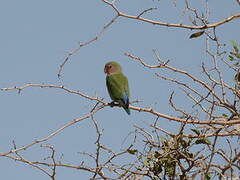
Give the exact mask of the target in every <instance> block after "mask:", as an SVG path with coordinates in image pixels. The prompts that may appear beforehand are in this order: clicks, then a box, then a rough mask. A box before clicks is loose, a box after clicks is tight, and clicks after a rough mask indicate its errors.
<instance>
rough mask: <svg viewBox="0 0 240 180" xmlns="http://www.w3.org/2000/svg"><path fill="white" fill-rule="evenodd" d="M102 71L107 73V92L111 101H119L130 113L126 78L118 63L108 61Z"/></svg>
mask: <svg viewBox="0 0 240 180" xmlns="http://www.w3.org/2000/svg"><path fill="white" fill-rule="evenodd" d="M104 72H105V73H106V74H107V76H106V84H107V89H108V93H109V95H110V97H111V99H112V100H113V102H112V103H114V102H117V103H119V104H120V105H121V106H122V107H123V108H124V110H125V111H126V112H127V113H128V115H130V109H129V95H130V94H129V87H128V79H127V77H126V76H125V75H124V74H123V73H122V68H121V66H120V64H118V63H117V62H115V61H111V62H108V63H107V64H106V65H105V68H104Z"/></svg>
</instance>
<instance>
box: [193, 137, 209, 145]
mask: <svg viewBox="0 0 240 180" xmlns="http://www.w3.org/2000/svg"><path fill="white" fill-rule="evenodd" d="M195 144H208V145H211V142H210V141H209V140H208V139H207V138H200V139H197V140H196V141H195Z"/></svg>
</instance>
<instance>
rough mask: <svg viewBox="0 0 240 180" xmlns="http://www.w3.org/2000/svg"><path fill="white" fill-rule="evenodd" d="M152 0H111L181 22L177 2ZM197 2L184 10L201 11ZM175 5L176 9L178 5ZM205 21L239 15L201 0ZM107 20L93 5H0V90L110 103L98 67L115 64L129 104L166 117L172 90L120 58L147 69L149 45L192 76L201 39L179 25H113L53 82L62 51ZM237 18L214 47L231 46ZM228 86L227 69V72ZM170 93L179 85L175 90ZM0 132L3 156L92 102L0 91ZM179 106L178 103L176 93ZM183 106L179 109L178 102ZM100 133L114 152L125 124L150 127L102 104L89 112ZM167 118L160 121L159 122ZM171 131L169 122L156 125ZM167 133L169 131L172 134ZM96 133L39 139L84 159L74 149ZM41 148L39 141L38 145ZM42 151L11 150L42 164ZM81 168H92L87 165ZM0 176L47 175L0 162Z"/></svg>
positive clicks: (26, 0) (61, 177)
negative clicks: (124, 79)
mask: <svg viewBox="0 0 240 180" xmlns="http://www.w3.org/2000/svg"><path fill="white" fill-rule="evenodd" d="M174 2H175V1H151V0H131V1H127V0H119V1H118V2H117V6H118V7H119V8H120V10H121V11H123V12H125V13H129V14H131V15H137V14H139V13H140V12H141V11H143V10H144V9H148V8H150V7H157V8H158V9H157V10H155V11H152V12H149V13H148V14H146V15H145V16H144V17H149V18H153V19H155V20H160V21H163V22H170V23H187V24H189V19H188V15H187V14H184V12H183V7H184V6H183V2H182V1H179V2H176V3H177V4H176V7H175V6H174ZM204 2H205V1H199V2H198V4H194V3H192V6H193V7H195V8H199V9H200V10H201V11H202V12H205V3H204ZM178 3H179V4H178ZM209 8H210V15H209V21H210V22H211V23H213V22H216V21H218V20H220V19H222V18H225V17H228V16H231V15H233V14H234V13H239V6H238V5H237V3H236V2H235V1H234V0H230V1H219V0H209ZM114 16H115V14H114V11H113V10H112V9H111V8H110V7H108V6H107V5H106V4H104V3H103V2H101V1H100V0H91V1H89V0H68V1H66V0H65V1H64V0H62V1H59V0H51V1H49V0H41V1H33V0H21V1H19V0H0V22H1V24H0V52H1V53H0V87H1V88H4V87H11V86H21V85H24V84H26V83H44V84H56V85H64V86H66V87H67V88H69V89H73V90H79V91H80V92H83V93H86V94H88V95H90V96H95V95H96V94H97V95H98V96H99V97H101V98H104V99H105V100H106V101H110V98H109V96H108V94H107V91H106V87H105V74H104V73H103V68H104V64H105V63H106V62H108V61H111V60H115V61H118V62H119V63H121V65H122V67H123V70H124V73H125V74H126V76H128V78H129V84H130V88H131V100H141V101H142V102H141V103H140V104H137V106H143V107H153V108H154V109H156V110H158V111H160V112H162V113H171V112H172V111H171V110H169V109H170V108H169V104H168V97H169V95H170V94H171V92H172V91H173V90H174V89H175V87H174V86H173V85H171V84H169V83H167V82H164V81H162V80H159V79H157V78H156V76H154V72H161V70H154V71H150V70H147V69H144V68H143V67H142V66H141V65H140V64H138V63H137V62H134V61H132V60H131V59H129V58H128V57H126V56H124V53H126V52H127V53H132V54H134V55H137V56H140V57H142V58H144V59H145V60H146V61H147V62H148V63H149V64H154V63H156V61H155V58H154V55H153V53H152V50H153V49H156V50H158V52H159V54H160V56H161V58H162V59H170V60H171V64H172V65H173V66H176V67H179V68H182V69H185V70H189V71H190V72H192V73H194V74H196V75H200V73H199V72H200V68H199V67H200V65H201V63H202V62H207V61H208V60H209V57H208V56H206V54H205V36H202V37H200V38H197V39H191V40H190V39H189V36H190V35H191V33H193V32H195V31H190V30H186V29H177V28H167V27H161V26H154V25H152V24H147V23H143V22H139V21H136V20H129V19H124V18H120V19H118V20H117V21H116V22H115V23H114V24H113V25H112V26H111V27H110V28H109V29H107V31H106V32H105V34H104V35H103V36H102V37H101V39H99V40H98V41H95V42H93V43H92V44H90V45H88V46H85V47H83V48H82V49H81V50H80V51H79V53H77V54H76V55H75V56H73V57H71V59H70V60H69V62H68V63H67V64H66V65H65V66H64V69H63V75H62V78H61V81H59V79H58V78H57V73H58V70H59V66H60V64H61V63H62V62H63V60H64V57H65V56H66V55H67V53H66V52H68V51H70V50H73V49H75V48H77V46H78V43H79V42H85V41H87V40H89V39H91V38H93V37H94V36H95V35H96V34H97V33H98V32H99V31H100V30H101V29H102V27H103V26H104V25H105V24H106V23H108V22H109V21H110V20H111V19H112V18H113V17H114ZM239 22H240V21H239V20H235V21H233V22H230V23H227V24H225V25H223V26H221V27H219V28H217V32H218V34H219V35H220V38H221V40H222V42H224V43H227V44H229V40H232V39H235V40H237V41H240V38H239V29H240V24H239ZM225 74H226V78H227V79H228V80H229V83H230V84H231V78H232V76H233V72H231V71H226V72H225ZM178 90H179V89H178ZM0 99H1V103H0V109H1V115H0V117H1V126H0V139H1V141H0V152H1V153H2V152H7V151H8V150H10V149H11V148H12V147H13V143H12V141H13V140H14V142H15V143H16V145H17V146H18V147H19V146H22V145H26V144H29V143H31V142H33V141H34V140H35V139H38V138H42V137H45V136H47V135H48V134H49V133H51V132H52V131H54V130H56V129H57V128H59V127H61V126H63V125H64V124H66V123H68V122H70V121H71V120H72V119H74V118H78V117H82V116H83V115H84V114H85V113H87V112H89V111H90V110H91V108H92V107H93V105H94V104H93V102H90V101H87V100H86V99H83V98H81V97H78V96H76V95H71V94H68V93H66V92H64V91H62V90H56V89H44V88H29V89H26V90H23V91H22V92H21V94H20V95H19V94H18V93H17V91H8V92H3V91H1V92H0ZM177 100H179V101H180V102H182V101H184V99H183V97H177ZM182 106H183V107H186V106H187V104H182ZM95 118H96V120H97V121H98V122H99V125H100V127H101V128H103V129H104V133H103V139H102V143H103V144H105V145H107V146H108V147H110V148H112V149H113V150H116V151H119V150H120V149H122V148H124V147H127V146H128V145H129V144H128V143H123V141H124V139H125V138H126V137H127V135H128V134H129V133H130V132H132V131H134V129H135V128H134V126H133V125H138V126H143V127H144V126H146V123H148V124H150V123H152V122H153V121H154V117H153V116H151V115H148V114H146V113H145V114H144V113H139V112H134V111H132V114H131V116H128V115H127V114H126V113H125V112H124V111H123V110H122V109H120V108H116V107H115V108H109V107H107V108H105V109H104V110H102V111H101V112H99V113H97V114H96V116H95ZM166 122H168V121H166ZM161 125H162V127H163V128H165V129H167V130H173V129H172V126H171V122H168V123H165V124H161ZM173 131H174V130H173ZM95 140H96V132H95V129H94V126H93V123H92V122H91V120H90V119H87V120H84V121H83V122H80V123H77V124H75V125H74V126H72V127H69V128H67V129H65V130H64V131H63V132H62V133H60V134H58V135H57V136H55V137H53V138H52V139H50V140H49V141H47V142H46V143H49V144H51V145H54V147H55V148H56V151H57V158H58V159H60V158H61V155H62V154H63V155H64V156H63V157H62V159H63V160H64V161H65V162H67V163H73V164H80V163H81V162H82V161H83V160H85V161H88V160H87V159H86V158H84V157H83V156H81V155H80V154H79V153H78V152H84V151H85V152H92V153H94V152H95V148H96V146H95V144H94V142H95ZM46 143H43V144H46ZM47 153H48V151H47V150H46V149H44V148H41V147H40V145H39V144H38V145H35V146H33V147H32V148H29V149H28V150H27V151H23V152H21V153H20V154H21V155H23V156H24V157H25V158H27V159H29V160H43V159H44V158H45V157H46V156H47V155H48V154H47ZM89 163H90V165H91V163H92V162H89ZM0 169H1V179H5V180H14V179H34V180H45V179H49V177H47V176H46V175H44V174H43V173H42V172H40V171H39V170H36V169H34V168H33V167H30V166H29V165H27V164H23V163H21V162H15V161H13V160H10V159H8V158H3V157H0ZM60 169H61V170H58V171H57V179H58V180H65V179H71V180H74V179H79V178H80V179H88V178H89V174H88V173H85V172H83V171H77V170H71V169H67V168H60Z"/></svg>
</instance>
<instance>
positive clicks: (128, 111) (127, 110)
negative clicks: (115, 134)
mask: <svg viewBox="0 0 240 180" xmlns="http://www.w3.org/2000/svg"><path fill="white" fill-rule="evenodd" d="M123 109H124V110H125V111H126V112H127V114H128V115H130V114H131V113H130V109H129V108H128V107H123Z"/></svg>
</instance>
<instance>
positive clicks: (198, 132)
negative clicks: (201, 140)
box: [191, 129, 200, 136]
mask: <svg viewBox="0 0 240 180" xmlns="http://www.w3.org/2000/svg"><path fill="white" fill-rule="evenodd" d="M191 131H193V132H194V133H195V134H197V135H198V136H199V135H200V131H199V130H197V129H191Z"/></svg>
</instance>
